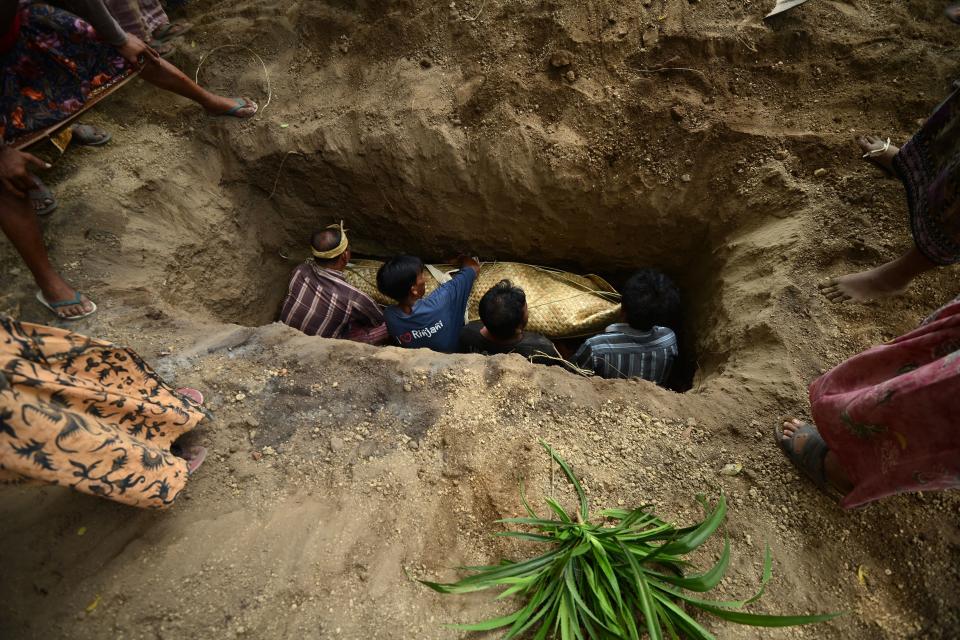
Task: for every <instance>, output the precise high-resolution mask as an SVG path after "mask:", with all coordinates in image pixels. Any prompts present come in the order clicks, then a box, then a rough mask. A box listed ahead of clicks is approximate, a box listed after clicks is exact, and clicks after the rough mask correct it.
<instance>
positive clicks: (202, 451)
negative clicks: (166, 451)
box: [170, 445, 207, 476]
mask: <svg viewBox="0 0 960 640" xmlns="http://www.w3.org/2000/svg"><path fill="white" fill-rule="evenodd" d="M170 451H171V453H173V455H175V456H177V457H178V458H183V459H184V460H186V462H187V475H188V476H192V475H193V474H194V473H196V471H197V469H199V468H200V465H202V464H203V461H204V460H206V458H207V448H206V447H201V446H200V445H191V446H189V447H180V446H179V445H174V446H172V447H170Z"/></svg>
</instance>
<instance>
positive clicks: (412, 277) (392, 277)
mask: <svg viewBox="0 0 960 640" xmlns="http://www.w3.org/2000/svg"><path fill="white" fill-rule="evenodd" d="M421 271H423V261H422V260H421V259H420V258H418V257H416V256H396V257H393V258H390V259H389V260H387V261H386V262H384V263H383V265H382V266H381V267H380V268H379V269H378V270H377V289H379V290H380V293H382V294H383V295H385V296H389V297H391V298H393V299H394V300H396V301H397V302H400V301H401V300H404V299H405V298H406V297H407V296H408V295H410V287H412V286H413V285H415V284H416V283H417V276H418V275H420V272H421Z"/></svg>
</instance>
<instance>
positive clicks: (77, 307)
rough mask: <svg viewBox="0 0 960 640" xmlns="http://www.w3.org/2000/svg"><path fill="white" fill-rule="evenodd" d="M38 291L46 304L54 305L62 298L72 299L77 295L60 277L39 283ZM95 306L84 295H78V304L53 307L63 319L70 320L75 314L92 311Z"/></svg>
mask: <svg viewBox="0 0 960 640" xmlns="http://www.w3.org/2000/svg"><path fill="white" fill-rule="evenodd" d="M40 292H41V293H43V298H44V299H45V300H46V301H47V304H50V305H54V304H56V303H57V302H61V301H64V300H73V299H75V298H76V297H77V291H76V290H75V289H73V288H72V287H71V286H70V285H68V284H67V283H66V281H64V280H63V279H62V278H58V279H57V280H55V281H53V282H51V283H49V284H47V285H41V287H40ZM94 309H96V307H95V306H94V305H93V303H92V302H90V299H89V298H87V296H85V295H82V294H81V295H80V303H79V304H70V305H65V306H62V307H55V311H54V313H56V314H57V315H58V316H59V317H60V318H61V319H63V320H70V319H71V318H75V317H77V316H82V315H85V314H88V313H90V312H92V311H93V310H94Z"/></svg>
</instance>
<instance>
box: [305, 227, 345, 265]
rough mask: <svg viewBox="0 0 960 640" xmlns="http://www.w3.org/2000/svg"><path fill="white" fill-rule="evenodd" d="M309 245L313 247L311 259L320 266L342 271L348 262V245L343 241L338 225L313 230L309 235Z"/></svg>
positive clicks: (341, 231)
mask: <svg viewBox="0 0 960 640" xmlns="http://www.w3.org/2000/svg"><path fill="white" fill-rule="evenodd" d="M341 243H343V246H341ZM310 247H311V248H312V249H313V259H314V260H315V261H316V263H317V264H319V265H320V266H321V267H325V268H327V269H335V270H337V271H343V270H344V269H345V268H346V266H347V263H349V262H350V246H349V244H347V243H346V242H344V237H343V230H342V229H341V227H340V225H330V226H329V227H327V228H326V229H322V230H320V231H314V232H313V235H312V236H311V237H310Z"/></svg>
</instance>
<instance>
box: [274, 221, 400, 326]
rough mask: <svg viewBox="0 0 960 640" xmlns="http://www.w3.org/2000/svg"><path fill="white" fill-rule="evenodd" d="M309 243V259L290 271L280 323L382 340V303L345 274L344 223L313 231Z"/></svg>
mask: <svg viewBox="0 0 960 640" xmlns="http://www.w3.org/2000/svg"><path fill="white" fill-rule="evenodd" d="M310 244H311V248H312V250H313V259H311V260H307V261H306V262H304V263H303V264H301V265H300V266H299V267H297V268H296V269H294V271H293V276H292V277H291V278H290V287H289V288H288V291H287V299H286V300H284V302H283V310H282V311H281V312H280V321H281V322H283V323H284V324H286V325H289V326H291V327H293V328H294V329H299V330H300V331H303V332H304V333H305V334H307V335H309V336H320V337H322V338H345V339H347V340H356V341H357V342H366V343H367V344H386V343H387V341H388V340H389V336H388V335H387V326H386V324H384V321H383V311H382V310H381V309H380V305H378V304H377V303H376V302H374V300H373V298H371V297H370V296H368V295H367V294H365V293H363V292H362V291H360V290H359V289H357V288H355V287H353V286H352V285H350V284H349V283H347V281H346V279H345V278H344V276H343V270H344V269H345V268H346V266H347V264H348V263H349V262H350V246H349V241H348V240H347V233H346V229H344V228H343V223H342V222H341V223H340V224H332V225H330V226H329V227H327V228H326V229H324V230H323V231H317V232H316V233H314V234H313V238H312V239H311V241H310Z"/></svg>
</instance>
